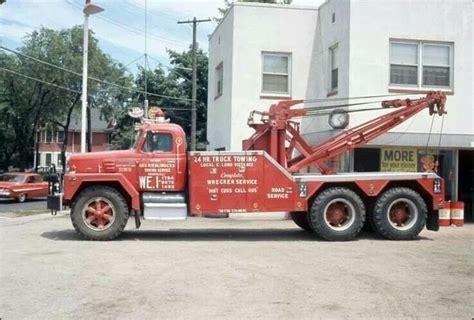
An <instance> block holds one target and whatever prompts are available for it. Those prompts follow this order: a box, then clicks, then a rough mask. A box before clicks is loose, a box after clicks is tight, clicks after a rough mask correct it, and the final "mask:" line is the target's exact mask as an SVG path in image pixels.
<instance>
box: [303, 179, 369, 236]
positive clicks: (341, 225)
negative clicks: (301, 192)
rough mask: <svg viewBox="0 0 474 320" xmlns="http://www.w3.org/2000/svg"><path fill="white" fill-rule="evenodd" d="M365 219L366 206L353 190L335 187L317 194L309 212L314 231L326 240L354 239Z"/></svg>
mask: <svg viewBox="0 0 474 320" xmlns="http://www.w3.org/2000/svg"><path fill="white" fill-rule="evenodd" d="M364 221H365V206H364V203H363V202H362V200H361V198H360V197H359V196H358V195H357V194H356V193H355V192H354V191H352V190H350V189H347V188H343V187H333V188H329V189H326V190H324V191H323V192H321V193H320V194H318V195H317V196H316V198H315V199H314V201H313V204H312V205H311V210H310V212H309V223H310V226H311V228H312V229H313V230H314V232H315V233H316V234H317V235H318V236H320V237H321V238H323V239H325V240H330V241H348V240H352V239H354V238H355V237H356V236H357V235H358V234H359V232H360V230H361V229H362V226H363V225H364Z"/></svg>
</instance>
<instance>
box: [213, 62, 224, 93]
mask: <svg viewBox="0 0 474 320" xmlns="http://www.w3.org/2000/svg"><path fill="white" fill-rule="evenodd" d="M223 81H224V66H223V64H222V62H221V63H219V65H218V66H217V67H216V92H215V95H214V97H215V98H219V97H220V96H222V85H223Z"/></svg>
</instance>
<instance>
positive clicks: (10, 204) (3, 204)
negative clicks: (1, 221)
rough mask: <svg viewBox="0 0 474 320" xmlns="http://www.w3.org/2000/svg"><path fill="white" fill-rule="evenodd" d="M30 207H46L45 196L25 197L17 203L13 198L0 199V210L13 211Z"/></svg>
mask: <svg viewBox="0 0 474 320" xmlns="http://www.w3.org/2000/svg"><path fill="white" fill-rule="evenodd" d="M30 209H46V198H34V199H26V200H25V202H23V203H18V202H17V201H16V200H14V199H0V212H15V211H23V210H30Z"/></svg>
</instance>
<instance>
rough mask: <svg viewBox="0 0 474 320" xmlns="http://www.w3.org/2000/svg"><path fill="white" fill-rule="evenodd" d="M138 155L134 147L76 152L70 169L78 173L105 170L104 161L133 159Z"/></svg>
mask: <svg viewBox="0 0 474 320" xmlns="http://www.w3.org/2000/svg"><path fill="white" fill-rule="evenodd" d="M136 155H137V154H136V151H135V150H133V149H130V150H114V151H101V152H88V153H75V154H72V155H71V156H70V158H69V162H68V167H69V170H70V171H75V172H77V173H80V172H83V173H93V172H103V170H104V163H107V162H109V163H110V162H114V161H115V160H117V159H131V158H135V157H136Z"/></svg>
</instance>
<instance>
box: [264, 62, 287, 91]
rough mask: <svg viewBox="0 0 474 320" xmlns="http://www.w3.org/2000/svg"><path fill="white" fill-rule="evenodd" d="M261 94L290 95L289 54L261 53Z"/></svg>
mask: <svg viewBox="0 0 474 320" xmlns="http://www.w3.org/2000/svg"><path fill="white" fill-rule="evenodd" d="M262 59H263V70H262V93H263V94H276V95H290V80H291V79H290V68H291V67H290V60H291V59H290V54H287V53H263V54H262Z"/></svg>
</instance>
